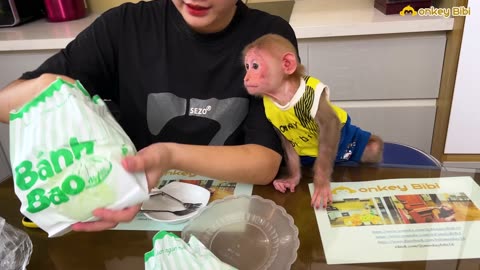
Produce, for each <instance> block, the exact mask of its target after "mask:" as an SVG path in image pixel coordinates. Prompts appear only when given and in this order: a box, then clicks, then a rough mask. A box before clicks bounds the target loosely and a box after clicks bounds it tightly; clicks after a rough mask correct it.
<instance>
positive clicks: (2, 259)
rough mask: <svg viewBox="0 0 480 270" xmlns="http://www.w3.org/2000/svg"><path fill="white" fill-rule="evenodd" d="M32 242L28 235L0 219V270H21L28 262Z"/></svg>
mask: <svg viewBox="0 0 480 270" xmlns="http://www.w3.org/2000/svg"><path fill="white" fill-rule="evenodd" d="M31 255H32V241H31V240H30V237H28V234H26V233H25V232H23V231H21V230H19V229H17V228H15V227H13V226H11V225H10V224H8V223H7V222H6V221H5V219H3V218H2V217H0V269H1V270H23V269H25V268H26V267H27V265H28V263H29V262H30V256H31Z"/></svg>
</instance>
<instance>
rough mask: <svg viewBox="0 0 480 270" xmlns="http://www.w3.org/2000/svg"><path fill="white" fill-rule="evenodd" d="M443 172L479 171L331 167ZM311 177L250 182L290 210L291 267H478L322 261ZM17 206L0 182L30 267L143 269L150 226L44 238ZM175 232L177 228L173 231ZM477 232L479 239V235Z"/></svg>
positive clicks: (348, 177) (477, 265) (3, 205)
mask: <svg viewBox="0 0 480 270" xmlns="http://www.w3.org/2000/svg"><path fill="white" fill-rule="evenodd" d="M448 176H472V178H474V179H475V181H477V183H480V173H478V172H477V171H474V170H461V169H460V170H455V169H442V170H439V169H408V168H401V169H400V168H373V167H336V168H335V171H334V174H333V179H334V181H337V182H343V181H367V180H377V179H394V178H433V177H448ZM310 181H311V175H310V174H309V172H308V171H305V176H304V178H303V179H302V181H301V183H300V185H299V186H298V187H297V188H296V192H294V193H287V194H282V193H280V192H277V191H275V190H274V188H273V186H272V185H268V186H255V187H254V189H253V194H256V195H260V196H262V197H264V198H268V199H271V200H273V201H275V202H276V203H277V204H279V205H282V206H283V207H284V208H285V209H286V210H287V212H288V213H289V214H290V215H292V216H293V218H294V220H295V224H296V226H297V227H298V228H299V238H300V248H299V250H298V257H297V260H296V262H295V263H294V264H293V265H292V268H291V269H334V270H342V269H345V270H346V269H354V270H355V269H357V270H367V269H379V270H380V269H408V270H412V269H425V270H434V269H435V270H443V269H445V270H453V269H455V270H479V269H480V259H466V260H443V261H414V262H388V263H367V264H349V265H327V264H326V260H325V255H324V252H323V247H322V242H321V240H320V233H319V231H318V226H317V222H316V219H315V215H314V211H313V210H312V209H311V207H310V193H309V190H308V183H309V182H310ZM19 208H20V202H19V201H18V199H17V198H16V196H15V194H14V191H13V184H12V181H11V180H7V181H5V182H3V183H1V184H0V216H2V217H3V218H5V219H6V221H7V222H8V223H10V224H11V225H13V226H15V227H17V228H22V229H24V230H25V231H26V232H27V233H28V234H29V235H30V238H31V240H32V242H33V254H32V258H31V260H30V264H29V265H28V269H29V270H36V269H42V270H43V269H48V270H57V269H58V270H60V269H62V270H67V269H68V270H76V269H91V270H94V269H108V270H123V269H129V270H131V269H144V262H143V256H144V253H145V252H147V251H149V250H151V249H152V237H153V236H154V234H155V233H156V232H155V231H104V232H96V233H76V232H73V233H69V234H67V235H65V236H62V237H59V238H52V239H49V238H47V235H46V233H44V232H43V231H41V230H39V229H29V228H24V227H23V226H22V224H21V218H22V215H21V214H20V212H19ZM177 234H180V233H179V232H177ZM476 237H479V239H480V236H476ZM353 241H354V240H353ZM365 248H368V247H365ZM479 248H480V241H479Z"/></svg>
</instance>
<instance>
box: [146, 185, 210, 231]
mask: <svg viewBox="0 0 480 270" xmlns="http://www.w3.org/2000/svg"><path fill="white" fill-rule="evenodd" d="M159 190H161V191H163V192H165V193H168V194H169V195H171V196H173V197H175V198H177V199H179V200H181V201H183V202H185V203H202V206H200V207H199V208H198V209H197V211H194V212H192V213H189V214H187V215H183V216H177V215H175V214H172V213H168V212H145V213H144V215H145V216H147V217H148V218H150V219H153V220H156V221H159V222H162V223H168V224H179V223H183V222H186V221H188V220H189V219H191V218H193V217H194V216H196V215H197V214H198V213H199V210H201V209H202V208H204V207H205V206H207V204H208V200H209V199H210V191H208V190H207V189H205V188H203V187H201V186H197V185H193V184H188V183H183V182H171V183H168V184H166V185H165V186H163V187H162V188H161V189H159ZM156 191H158V190H153V191H152V193H154V192H156ZM142 209H159V210H170V211H177V210H184V209H185V207H184V206H183V205H182V204H181V203H179V202H177V201H175V200H173V199H171V198H169V197H168V196H163V195H156V196H152V197H150V199H149V200H147V201H145V202H144V203H143V204H142Z"/></svg>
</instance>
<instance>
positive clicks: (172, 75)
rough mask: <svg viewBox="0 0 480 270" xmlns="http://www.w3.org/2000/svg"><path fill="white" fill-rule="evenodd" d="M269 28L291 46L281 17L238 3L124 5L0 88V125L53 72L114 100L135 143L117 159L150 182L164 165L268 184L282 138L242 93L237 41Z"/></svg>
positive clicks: (110, 221)
mask: <svg viewBox="0 0 480 270" xmlns="http://www.w3.org/2000/svg"><path fill="white" fill-rule="evenodd" d="M268 33H276V34H279V35H282V36H284V37H286V38H287V39H289V40H290V41H291V42H292V44H294V45H295V47H297V41H296V37H295V34H294V32H293V30H292V28H291V27H290V25H289V24H288V23H287V22H286V21H284V20H283V19H281V18H280V17H277V16H273V15H270V14H267V13H265V12H262V11H258V10H253V9H249V8H248V7H247V6H246V5H245V4H244V3H243V2H242V1H238V0H157V1H150V2H140V3H137V4H132V3H127V4H123V5H121V6H119V7H117V8H113V9H111V10H109V11H107V12H105V13H104V14H102V15H101V16H100V17H99V18H98V19H96V20H95V22H94V23H93V24H92V25H90V26H89V27H88V28H87V29H85V30H84V31H82V32H81V33H80V34H79V35H78V36H77V37H76V38H75V39H74V40H73V41H72V42H70V43H69V44H68V46H67V47H66V48H65V49H63V50H61V51H60V52H59V53H57V54H55V55H54V56H52V57H51V58H49V59H48V60H46V61H45V62H44V63H43V64H42V65H41V66H40V67H38V68H37V69H36V70H34V71H31V72H26V73H24V74H23V75H22V76H21V77H20V78H19V79H18V80H16V81H14V82H13V83H11V84H10V85H8V86H7V87H5V89H3V90H2V91H0V121H1V122H5V123H6V122H8V117H9V111H10V110H12V109H15V108H19V107H21V106H22V105H23V104H24V103H26V102H27V101H28V100H30V99H31V98H32V97H33V96H35V95H36V94H37V93H39V92H40V91H41V90H42V89H44V88H46V86H48V85H49V84H50V83H51V82H52V81H54V80H55V79H56V78H57V77H58V76H62V77H63V78H64V79H65V80H67V81H74V80H79V81H80V82H81V83H82V84H83V85H84V86H85V88H86V89H87V90H88V91H89V92H90V94H92V95H94V94H97V95H99V96H100V97H101V98H103V99H107V100H111V104H114V105H115V108H116V110H115V112H114V115H116V116H117V119H118V121H119V123H120V125H121V126H122V127H123V129H124V130H125V131H126V133H127V134H128V135H129V137H130V138H131V139H132V141H133V142H134V144H135V145H136V147H137V149H141V150H140V151H139V153H138V154H137V155H136V156H134V157H128V158H126V159H124V160H123V165H124V167H125V168H126V169H127V170H129V171H145V172H146V174H147V179H148V182H149V183H148V184H149V187H150V188H152V187H154V186H155V185H156V184H157V182H158V179H159V178H160V176H161V175H162V174H163V173H165V172H166V171H167V170H169V169H179V170H184V171H188V172H191V173H195V174H199V175H204V176H209V177H211V178H215V179H224V180H228V181H235V182H246V183H254V184H268V183H270V182H271V181H272V180H273V179H274V177H275V175H276V173H277V171H278V168H279V165H280V162H281V151H282V150H281V144H280V141H279V138H278V137H277V136H276V134H275V132H274V130H273V127H272V126H271V124H270V123H269V122H268V121H267V119H266V117H265V115H264V113H263V104H262V101H261V99H258V98H255V97H252V96H249V95H248V93H247V92H246V90H245V89H244V86H243V76H244V74H245V70H244V68H243V63H242V58H241V51H242V49H243V47H244V46H245V45H247V44H248V43H250V42H252V41H253V40H255V39H257V38H258V37H260V36H262V35H265V34H268ZM138 210H139V206H132V207H130V208H127V209H125V210H122V211H110V210H106V209H97V210H96V211H95V212H94V215H95V216H97V217H99V218H100V221H97V222H93V223H78V224H75V225H74V227H73V228H74V230H81V231H93V230H103V229H107V228H111V227H114V226H116V224H117V223H118V222H121V221H129V220H131V219H133V217H134V216H135V214H136V213H137V212H138Z"/></svg>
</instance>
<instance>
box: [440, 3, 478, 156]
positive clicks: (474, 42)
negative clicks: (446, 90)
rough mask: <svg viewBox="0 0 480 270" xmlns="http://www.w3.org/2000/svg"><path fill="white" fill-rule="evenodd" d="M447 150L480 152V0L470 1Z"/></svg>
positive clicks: (450, 151) (448, 132)
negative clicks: (469, 12) (479, 31)
mask: <svg viewBox="0 0 480 270" xmlns="http://www.w3.org/2000/svg"><path fill="white" fill-rule="evenodd" d="M468 2H469V6H470V8H471V14H470V15H468V16H467V17H466V19H465V28H464V33H463V41H462V47H461V50H460V59H459V63H458V71H457V79H456V82H455V89H454V93H453V102H452V110H451V113H450V122H449V125H448V131H447V139H446V143H445V154H480V81H479V76H480V52H479V48H480V35H478V29H480V1H476V0H475V1H468Z"/></svg>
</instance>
